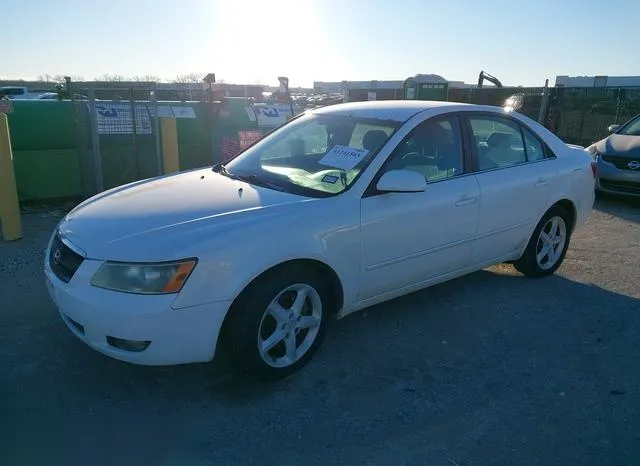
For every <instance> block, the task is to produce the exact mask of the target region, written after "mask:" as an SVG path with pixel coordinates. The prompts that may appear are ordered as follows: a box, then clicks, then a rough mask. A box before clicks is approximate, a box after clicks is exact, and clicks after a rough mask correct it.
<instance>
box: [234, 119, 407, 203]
mask: <svg viewBox="0 0 640 466" xmlns="http://www.w3.org/2000/svg"><path fill="white" fill-rule="evenodd" d="M400 125H401V123H400V122H397V121H389V120H380V119H371V118H357V117H351V116H343V115H327V114H324V115H314V114H310V115H304V116H302V117H300V118H297V119H296V120H294V121H292V122H290V123H288V124H286V125H285V126H283V127H281V128H280V129H278V130H276V131H274V132H273V133H271V134H269V135H268V136H266V137H265V138H264V139H262V140H261V141H259V142H258V143H257V144H255V145H254V146H252V147H250V148H249V149H247V150H246V151H244V152H243V153H241V154H240V155H238V156H237V157H236V158H234V159H233V160H231V161H230V162H228V163H227V164H225V166H224V170H223V171H222V173H223V174H225V175H228V176H233V177H238V178H241V179H245V180H246V181H248V182H249V183H253V184H258V185H263V186H267V187H270V188H274V189H278V188H279V189H281V190H283V191H287V192H292V193H296V194H302V195H306V196H312V197H326V196H331V195H336V194H340V193H341V192H343V191H345V190H347V189H349V187H350V186H351V185H352V184H353V183H354V182H355V181H356V179H357V178H358V176H359V175H360V173H362V171H363V170H364V169H365V168H366V167H367V166H368V165H369V163H370V162H371V160H372V159H373V158H374V157H375V155H376V154H377V153H378V151H379V150H380V149H381V148H382V146H384V144H385V143H386V142H387V141H388V140H389V138H390V137H391V135H392V134H393V133H394V132H395V131H396V129H397V128H398V127H399V126H400Z"/></svg>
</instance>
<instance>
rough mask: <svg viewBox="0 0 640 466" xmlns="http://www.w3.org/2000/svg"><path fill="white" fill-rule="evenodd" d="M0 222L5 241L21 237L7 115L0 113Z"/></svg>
mask: <svg viewBox="0 0 640 466" xmlns="http://www.w3.org/2000/svg"><path fill="white" fill-rule="evenodd" d="M0 224H1V226H2V237H3V238H4V239H5V240H7V241H13V240H16V239H20V238H22V223H21V221H20V205H19V204H18V190H17V188H16V177H15V174H14V172H13V154H12V153H11V137H10V136H9V121H8V119H7V115H5V114H4V113H0Z"/></svg>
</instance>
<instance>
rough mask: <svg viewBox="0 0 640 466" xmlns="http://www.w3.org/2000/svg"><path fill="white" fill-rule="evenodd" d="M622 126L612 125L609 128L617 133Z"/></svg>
mask: <svg viewBox="0 0 640 466" xmlns="http://www.w3.org/2000/svg"><path fill="white" fill-rule="evenodd" d="M620 126H622V125H611V126H609V127H608V128H607V129H608V130H609V132H610V133H615V132H616V131H618V130H619V129H620Z"/></svg>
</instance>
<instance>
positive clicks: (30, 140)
mask: <svg viewBox="0 0 640 466" xmlns="http://www.w3.org/2000/svg"><path fill="white" fill-rule="evenodd" d="M9 128H10V132H11V145H12V147H13V150H14V151H22V150H27V151H28V150H53V149H74V148H75V147H76V132H75V126H74V122H73V107H72V103H71V101H57V100H35V99H34V100H14V101H13V113H10V114H9Z"/></svg>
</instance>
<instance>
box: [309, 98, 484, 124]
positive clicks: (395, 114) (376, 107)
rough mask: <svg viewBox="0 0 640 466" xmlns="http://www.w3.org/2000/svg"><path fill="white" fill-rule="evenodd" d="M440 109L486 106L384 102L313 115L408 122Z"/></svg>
mask: <svg viewBox="0 0 640 466" xmlns="http://www.w3.org/2000/svg"><path fill="white" fill-rule="evenodd" d="M440 107H459V109H460V110H462V109H464V108H465V107H468V108H474V109H476V110H480V109H481V108H482V107H484V106H480V107H479V106H477V105H473V104H463V103H459V102H443V101H435V100H384V101H368V102H349V103H345V104H336V105H329V106H327V107H321V108H318V109H315V110H312V111H311V113H313V114H316V115H343V116H353V117H359V118H380V119H383V120H395V121H407V120H408V119H409V118H411V117H412V116H414V115H416V114H418V113H420V112H422V111H424V110H429V109H435V108H440ZM452 110H453V109H452Z"/></svg>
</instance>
